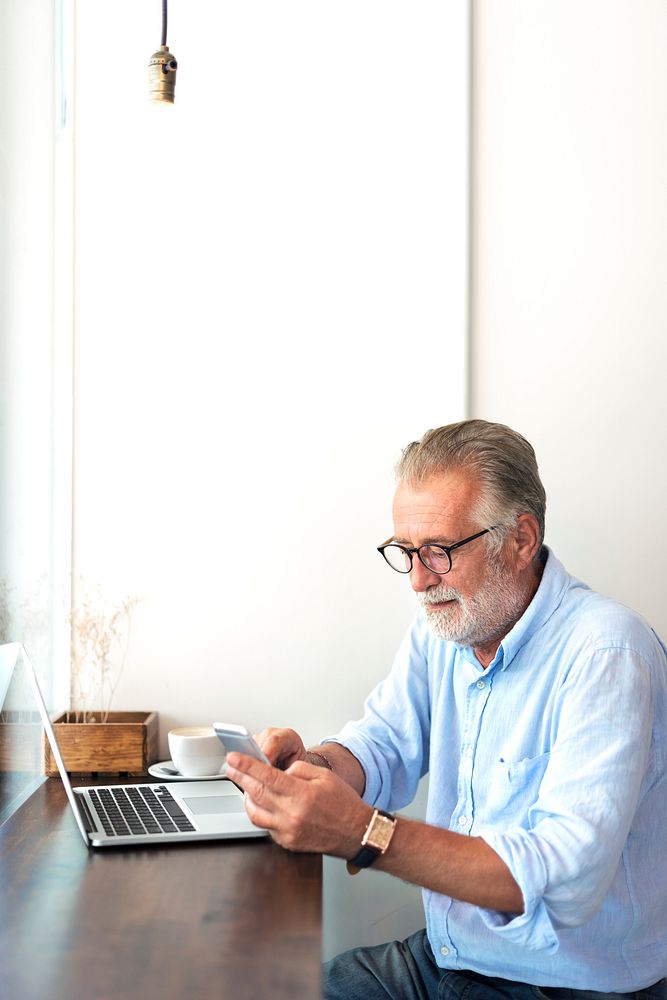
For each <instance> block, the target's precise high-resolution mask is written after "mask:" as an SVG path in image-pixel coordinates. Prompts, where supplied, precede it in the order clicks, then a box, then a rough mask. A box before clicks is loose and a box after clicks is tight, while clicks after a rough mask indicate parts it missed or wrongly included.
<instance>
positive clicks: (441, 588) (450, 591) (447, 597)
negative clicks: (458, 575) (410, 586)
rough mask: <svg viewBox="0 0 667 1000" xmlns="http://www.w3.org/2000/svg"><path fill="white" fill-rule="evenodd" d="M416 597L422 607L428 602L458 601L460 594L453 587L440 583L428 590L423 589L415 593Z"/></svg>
mask: <svg viewBox="0 0 667 1000" xmlns="http://www.w3.org/2000/svg"><path fill="white" fill-rule="evenodd" d="M417 599H418V601H419V603H420V604H421V605H422V607H426V606H427V605H428V604H440V603H441V602H442V601H460V600H461V595H460V594H459V592H458V590H456V589H455V588H454V587H447V586H445V584H443V583H441V584H438V585H437V586H435V587H431V589H430V590H424V591H422V592H421V593H418V594H417Z"/></svg>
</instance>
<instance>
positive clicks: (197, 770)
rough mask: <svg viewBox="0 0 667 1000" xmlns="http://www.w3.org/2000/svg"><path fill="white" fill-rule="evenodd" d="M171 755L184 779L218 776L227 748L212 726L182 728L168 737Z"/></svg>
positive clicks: (174, 730)
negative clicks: (210, 775)
mask: <svg viewBox="0 0 667 1000" xmlns="http://www.w3.org/2000/svg"><path fill="white" fill-rule="evenodd" d="M168 740H169V753H170V754H171V759H172V761H173V762H174V764H175V765H176V768H177V770H178V771H179V772H180V773H181V774H182V775H183V777H184V778H200V777H202V776H203V775H209V774H218V772H219V771H220V768H221V767H222V765H223V764H224V762H225V748H224V746H223V745H222V743H221V742H220V740H219V739H218V737H217V736H216V734H215V732H214V730H213V729H212V727H211V726H180V727H179V728H178V729H171V730H170V731H169V735H168Z"/></svg>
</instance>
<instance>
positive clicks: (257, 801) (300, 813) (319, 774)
mask: <svg viewBox="0 0 667 1000" xmlns="http://www.w3.org/2000/svg"><path fill="white" fill-rule="evenodd" d="M269 732H274V733H275V732H278V733H281V732H282V733H285V732H291V730H272V731H271V730H269ZM260 735H262V734H260ZM294 736H296V733H294ZM297 739H298V737H297ZM258 742H259V741H258ZM267 742H268V741H267ZM299 743H300V745H301V747H302V748H303V743H301V741H300V740H299ZM260 745H261V744H260ZM262 749H263V750H264V753H266V755H267V757H269V759H271V757H270V755H269V753H267V750H266V745H264V746H262ZM303 752H304V755H305V749H304V750H303ZM227 776H228V777H229V778H231V780H232V781H233V782H234V783H235V784H237V785H239V787H241V788H242V789H243V791H244V792H245V794H246V811H247V813H248V816H249V817H250V819H251V820H252V821H253V823H255V824H256V825H257V826H260V827H263V828H264V829H265V830H268V831H269V833H270V835H271V837H272V838H273V839H274V840H275V841H276V843H278V844H280V845H281V847H286V848H288V849H289V850H292V851H312V852H316V853H318V854H332V855H334V856H335V857H340V858H351V857H354V855H355V854H356V853H357V851H358V850H359V844H360V843H361V838H362V837H363V835H364V832H365V830H366V827H367V826H368V823H369V822H370V819H371V816H372V814H373V810H372V809H371V807H370V806H367V805H366V804H365V803H364V802H363V801H362V800H361V798H360V797H359V795H358V794H357V793H356V792H355V791H354V789H352V788H351V787H350V786H349V785H348V784H347V783H346V782H345V781H342V780H341V779H340V778H338V777H337V776H336V775H335V774H334V773H333V772H332V771H328V770H326V768H322V767H315V766H314V765H313V764H308V763H306V761H305V760H303V759H297V760H296V761H295V762H294V763H292V764H290V765H289V767H288V768H287V770H285V771H278V770H276V768H275V767H269V766H268V765H267V764H262V763H261V762H260V761H257V760H253V758H252V757H247V756H246V755H245V754H239V753H231V754H228V756H227Z"/></svg>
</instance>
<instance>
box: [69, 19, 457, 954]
mask: <svg viewBox="0 0 667 1000" xmlns="http://www.w3.org/2000/svg"><path fill="white" fill-rule="evenodd" d="M77 6H78V23H77V42H78V45H77V91H76V99H77V110H76V123H77V127H76V136H77V143H76V178H77V204H76V215H77V226H76V274H77V298H76V308H77V316H76V318H77V322H76V441H75V456H76V480H75V504H76V506H75V512H76V516H75V555H76V562H75V572H76V573H77V574H81V575H83V576H84V577H85V578H86V579H87V580H88V581H90V582H98V583H100V584H101V585H102V586H103V588H104V590H105V592H106V593H107V594H108V595H109V596H111V597H115V598H116V599H118V600H120V599H122V598H123V597H124V596H125V595H127V594H133V595H137V596H139V597H141V598H142V602H141V604H140V605H139V608H138V609H137V611H136V614H135V619H134V627H133V632H132V641H131V645H130V651H129V659H128V663H127V667H126V670H125V673H124V675H123V679H122V681H121V685H120V687H119V690H118V694H117V697H116V701H115V707H116V708H137V709H142V708H147V709H148V708H152V709H157V710H158V711H159V713H160V720H161V728H162V747H163V752H164V753H165V754H166V741H165V736H166V732H167V730H168V729H169V728H170V727H171V726H172V725H174V724H176V723H182V724H184V723H190V722H209V721H211V720H212V719H213V718H214V717H217V718H222V719H227V720H229V721H236V722H243V723H245V724H247V725H248V726H250V727H251V728H253V729H258V728H262V727H264V726H266V725H270V724H272V725H292V726H294V727H296V728H298V729H299V730H300V731H301V732H302V734H303V736H304V738H305V740H306V742H311V741H315V740H318V739H319V738H321V737H322V736H324V735H327V734H329V733H331V732H335V731H336V730H337V729H338V728H339V727H340V726H341V725H342V724H343V723H344V722H345V721H346V720H347V719H348V718H351V717H358V715H359V714H360V712H361V708H362V701H363V698H364V696H365V695H366V694H367V693H368V691H369V690H370V688H371V687H372V685H373V684H374V683H375V682H376V681H377V680H379V679H380V678H381V677H382V676H384V675H385V674H386V672H387V671H388V669H389V667H390V665H391V660H392V657H393V653H394V650H395V648H396V645H397V643H398V641H399V639H400V637H401V635H402V634H403V632H404V629H405V627H406V625H407V623H408V621H409V618H410V616H411V614H412V609H413V598H412V595H411V592H410V588H409V586H408V584H407V583H406V581H402V580H400V579H399V578H398V577H396V576H395V574H392V573H391V572H390V571H389V570H388V569H387V567H386V566H385V565H384V564H383V562H382V560H381V558H380V556H379V555H378V554H377V552H376V551H375V546H376V545H378V544H379V543H380V542H381V541H383V540H384V538H386V537H387V535H388V534H389V533H390V531H391V519H390V505H391V494H392V490H393V473H392V469H393V465H394V462H395V461H396V460H397V458H398V455H399V452H400V449H401V448H402V447H403V446H404V445H405V444H407V442H408V441H410V440H412V439H413V438H414V437H415V436H420V435H421V434H422V433H423V432H424V431H425V430H426V429H427V428H428V427H431V426H437V425H439V424H441V423H443V422H446V421H449V420H455V419H459V418H460V417H461V416H462V414H463V408H464V390H465V383H466V372H465V364H466V345H465V325H466V303H467V288H466V258H467V233H466V225H467V203H468V198H467V72H468V70H467V54H468V36H467V20H466V9H467V5H466V4H465V3H464V2H462V0H461V2H457V3H454V4H449V5H447V6H446V7H444V6H443V5H442V4H440V3H437V2H426V3H423V4H420V5H419V7H418V8H415V6H414V5H412V4H408V3H406V2H380V0H369V2H366V3H363V4H359V3H358V2H354V3H353V2H349V0H348V2H342V3H338V4H336V5H333V6H332V5H323V4H313V3H312V0H287V2H285V3H281V4H276V3H275V2H273V0H262V2H257V3H253V4H252V5H250V4H236V5H232V4H218V3H214V2H203V0H200V2H190V3H187V4H184V3H179V2H173V3H171V4H170V21H169V36H168V42H169V44H170V47H171V49H172V51H173V53H174V54H175V55H176V57H177V59H178V61H179V70H178V81H177V88H176V93H177V97H176V104H175V106H174V108H173V109H160V108H158V109H156V108H149V107H148V106H147V103H146V93H147V64H148V59H149V57H150V55H151V53H152V52H153V50H154V49H155V48H156V47H157V45H158V43H159V38H160V20H159V6H160V5H159V4H157V3H155V4H148V3H146V4H141V5H140V4H137V3H135V2H134V0H131V2H130V0H124V2H118V3H115V4H114V5H113V9H112V10H111V11H110V10H109V7H108V5H107V4H102V3H94V2H92V0H87V2H85V3H84V2H80V3H79V4H78V5H77ZM109 67H111V71H109V69H108V68H109ZM431 387H433V388H431ZM372 877H374V878H375V879H377V881H375V882H374V883H373V888H372V889H371V888H369V886H368V884H367V883H363V882H362V884H361V886H359V885H358V886H357V887H356V888H355V889H353V888H352V883H351V881H350V880H349V879H348V877H347V876H346V875H342V876H341V874H340V872H339V871H338V869H337V868H335V866H334V867H333V868H332V867H331V866H329V865H327V879H328V882H331V880H333V882H334V883H336V881H337V880H338V883H337V884H338V887H337V888H336V889H334V890H331V888H330V886H329V888H328V889H327V892H326V894H325V905H326V906H327V907H329V909H328V910H327V919H326V925H327V952H328V953H330V952H331V951H335V950H337V948H338V947H342V946H344V945H347V944H348V943H349V944H353V943H355V941H360V940H362V939H365V940H375V939H377V940H381V939H383V938H384V937H386V936H387V935H388V934H389V935H390V934H391V933H394V932H395V931H396V932H400V930H401V929H402V930H403V932H404V933H408V932H409V931H411V930H413V929H414V926H415V922H419V920H420V919H421V916H420V913H421V907H420V903H419V897H418V893H417V891H416V890H414V889H406V887H403V886H401V885H400V883H398V882H397V881H395V880H386V885H387V886H389V885H390V886H391V887H392V888H391V889H388V888H386V886H385V881H383V877H382V876H379V875H378V876H372ZM343 883H345V884H346V885H349V887H350V888H349V889H345V888H344V886H343ZM346 892H349V893H352V892H354V893H356V894H357V895H356V896H355V897H353V898H352V897H349V896H346V895H345V893H346ZM332 900H333V901H334V902H333V903H332ZM332 906H334V907H335V906H338V917H337V923H336V927H335V930H334V932H332V931H331V928H332V921H333V920H334V918H333V917H332V910H331V907H332ZM396 914H399V917H400V919H396ZM334 922H335V921H334Z"/></svg>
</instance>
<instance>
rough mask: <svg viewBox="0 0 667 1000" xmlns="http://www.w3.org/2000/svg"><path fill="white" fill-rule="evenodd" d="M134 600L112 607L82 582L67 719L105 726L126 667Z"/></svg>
mask: <svg viewBox="0 0 667 1000" xmlns="http://www.w3.org/2000/svg"><path fill="white" fill-rule="evenodd" d="M138 603H139V598H137V597H126V598H125V599H124V600H123V601H121V602H120V604H113V603H112V602H110V601H109V600H108V599H107V598H105V597H104V595H103V594H102V590H101V588H100V587H99V586H98V585H95V586H93V585H90V584H87V583H85V581H83V580H82V581H81V583H80V586H79V588H78V595H77V603H76V605H75V606H74V607H73V608H72V610H71V612H70V614H69V623H70V627H71V650H72V655H71V661H72V662H71V677H70V719H69V721H74V722H106V721H107V719H108V717H109V712H110V710H111V702H112V701H113V696H114V694H115V692H116V688H117V686H118V682H119V680H120V678H121V675H122V673H123V669H124V667H125V661H126V659H127V651H128V647H129V642H130V626H131V624H132V613H133V611H134V609H135V607H136V606H137V604H138Z"/></svg>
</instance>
